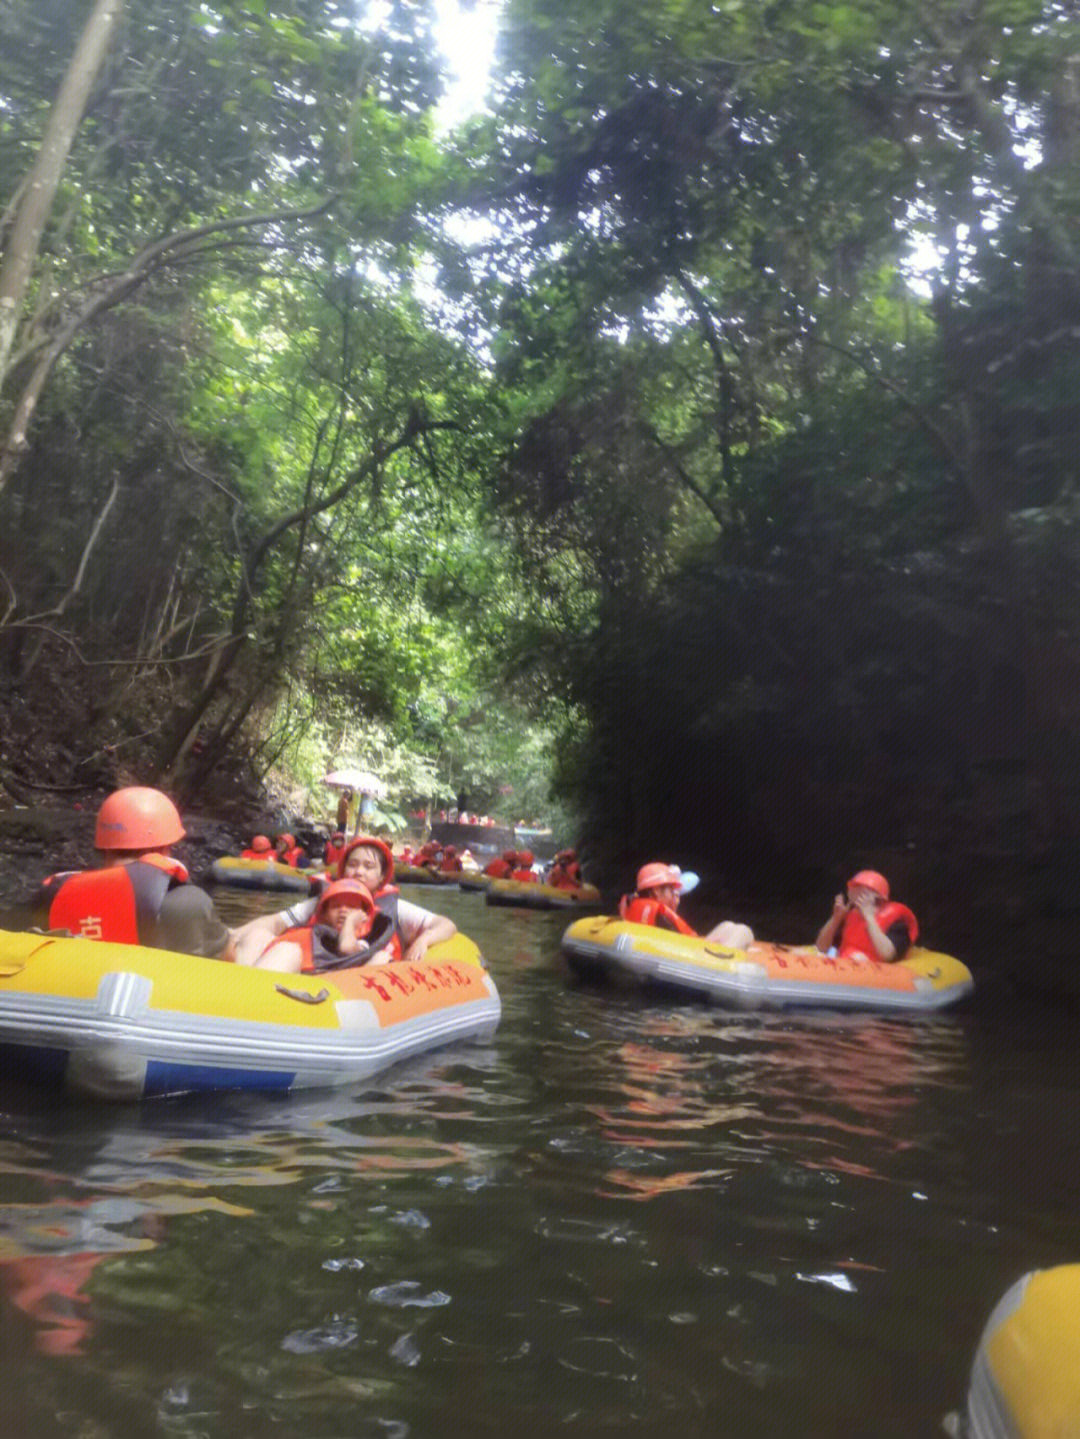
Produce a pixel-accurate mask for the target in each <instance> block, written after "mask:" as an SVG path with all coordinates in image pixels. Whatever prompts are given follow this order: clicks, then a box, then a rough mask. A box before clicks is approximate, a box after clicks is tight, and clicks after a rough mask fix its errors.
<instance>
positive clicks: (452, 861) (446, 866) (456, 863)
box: [439, 854, 464, 874]
mask: <svg viewBox="0 0 1080 1439" xmlns="http://www.w3.org/2000/svg"><path fill="white" fill-rule="evenodd" d="M463 868H464V866H463V865H462V863H461V860H460V859H458V857H457V855H456V854H453V855H451V856H450V858H449V859H444V860H443V862H442V864H441V865H440V866H439V873H440V874H461V873H462V871H463Z"/></svg>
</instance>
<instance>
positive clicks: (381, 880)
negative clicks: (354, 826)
mask: <svg viewBox="0 0 1080 1439" xmlns="http://www.w3.org/2000/svg"><path fill="white" fill-rule="evenodd" d="M337 877H338V878H339V879H358V880H360V882H361V883H362V884H365V885H367V887H368V888H369V889H370V890H371V893H372V895H373V897H374V900H375V906H376V908H377V909H379V910H380V911H381V912H382V913H384V914H387V915H389V916H390V919H391V922H392V924H393V926H394V934H395V936H396V937H397V939H398V942H399V944H400V946H401V958H402V959H408V960H418V959H423V957H424V955H425V954H426V953H427V951H428V949H429V947H430V946H431V945H433V944H437V943H438V942H439V941H440V940H444V939H450V938H451V937H452V936H453V935H455V934H457V925H456V924H455V923H454V921H453V920H452V919H448V918H447V917H446V916H445V915H443V914H435V913H434V911H432V910H430V909H424V908H423V906H422V905H419V904H413V903H412V901H411V900H407V899H402V898H401V897H400V895H399V894H398V890H397V887H396V885H394V883H393V878H394V856H393V852H392V851H391V849H390V846H389V845H388V844H387V843H386V841H385V840H382V839H378V838H377V837H376V836H375V835H370V834H362V835H359V836H358V837H357V838H356V839H354V840H352V841H351V842H350V843H349V844H348V845H347V846H346V849H345V852H344V854H343V855H342V856H341V859H340V860H339V862H338V870H337ZM315 907H316V901H315V900H313V899H305V900H301V901H300V903H299V904H294V905H292V906H291V907H290V908H289V909H283V910H281V911H280V912H279V913H277V914H268V915H263V916H261V917H260V918H259V919H253V920H251V921H250V922H249V923H248V924H245V925H244V926H242V928H240V929H238V930H237V932H236V941H237V962H238V963H240V964H254V963H255V961H256V960H257V959H258V957H259V955H260V954H261V953H262V952H263V950H264V949H265V948H266V946H267V945H268V944H269V943H270V942H271V941H272V940H274V939H277V938H278V937H279V936H281V935H282V934H284V933H285V931H286V930H288V929H296V928H298V927H300V926H301V925H306V924H310V923H311V920H312V918H313V917H314V914H315Z"/></svg>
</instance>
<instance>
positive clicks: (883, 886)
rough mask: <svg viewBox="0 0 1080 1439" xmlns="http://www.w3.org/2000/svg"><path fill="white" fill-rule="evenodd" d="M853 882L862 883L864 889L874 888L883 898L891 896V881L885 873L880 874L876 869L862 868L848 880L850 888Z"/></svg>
mask: <svg viewBox="0 0 1080 1439" xmlns="http://www.w3.org/2000/svg"><path fill="white" fill-rule="evenodd" d="M853 884H861V885H862V887H863V889H872V890H873V891H874V893H875V894H879V895H880V896H881V898H882V899H888V897H889V881H888V880H887V879H886V878H885V876H884V875H883V874H878V872H877V870H876V869H860V870H859V872H858V874H853V875H852V876H851V878H850V879H849V880H848V882H847V887H848V889H850V888H851V886H852V885H853Z"/></svg>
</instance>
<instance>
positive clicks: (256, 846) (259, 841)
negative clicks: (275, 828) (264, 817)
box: [251, 834, 274, 854]
mask: <svg viewBox="0 0 1080 1439" xmlns="http://www.w3.org/2000/svg"><path fill="white" fill-rule="evenodd" d="M273 847H274V846H273V845H272V844H271V843H270V841H269V840H268V839H267V837H266V835H264V834H257V835H256V836H255V838H254V839H253V840H252V841H251V848H252V849H253V850H255V851H256V853H257V854H267V853H269V851H270V850H272V849H273Z"/></svg>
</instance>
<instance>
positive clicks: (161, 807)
mask: <svg viewBox="0 0 1080 1439" xmlns="http://www.w3.org/2000/svg"><path fill="white" fill-rule="evenodd" d="M183 837H184V826H183V824H182V823H181V821H180V815H179V812H178V811H177V808H176V806H175V805H174V804H173V802H172V800H171V799H169V797H168V796H167V795H164V794H162V793H161V791H160V790H156V789H147V788H145V787H143V786H141V785H133V786H130V787H128V788H126V789H119V790H117V791H116V792H115V793H114V794H111V795H109V797H108V799H106V800H105V802H104V804H103V805H102V806H101V808H100V809H99V810H98V814H97V826H96V829H95V831H94V847H95V848H96V849H97V850H98V851H99V852H100V854H101V855H102V858H103V860H104V863H103V865H102V867H101V868H99V869H92V870H83V871H77V872H73V873H69V874H56V875H52V876H51V877H50V878H49V879H47V880H46V881H45V884H44V886H43V893H42V898H43V902H44V903H45V904H47V905H48V924H49V928H50V929H67V930H70V931H71V933H72V934H75V935H81V936H82V937H83V938H84V939H99V940H106V941H108V942H111V943H114V944H141V945H146V946H148V947H150V948H152V949H168V950H172V951H174V952H176V953H178V954H196V955H203V956H205V957H206V958H208V959H224V960H232V959H234V958H235V951H234V946H233V940H232V935H231V933H230V932H229V930H228V929H227V928H226V926H225V925H224V924H223V923H222V922H221V920H220V919H219V918H218V916H217V914H216V913H215V911H214V906H213V904H212V903H211V900H210V896H209V895H208V894H206V893H205V892H204V891H203V890H201V889H198V888H196V886H195V885H193V884H189V883H188V875H187V870H186V869H185V868H184V866H183V865H182V864H181V863H180V861H179V860H177V859H173V857H172V854H171V850H172V846H173V845H174V844H175V843H176V842H177V841H178V840H181V839H183Z"/></svg>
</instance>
